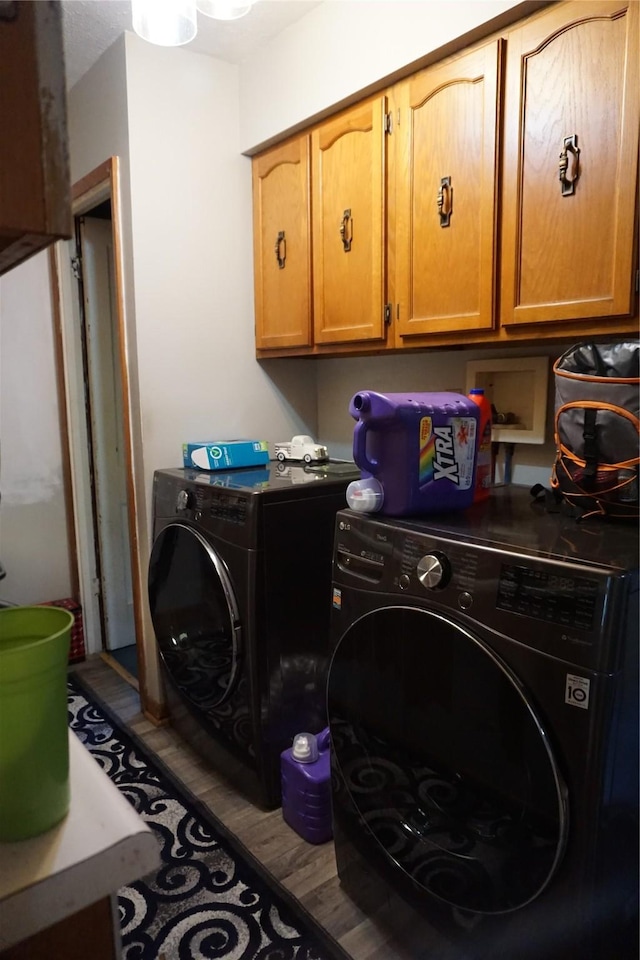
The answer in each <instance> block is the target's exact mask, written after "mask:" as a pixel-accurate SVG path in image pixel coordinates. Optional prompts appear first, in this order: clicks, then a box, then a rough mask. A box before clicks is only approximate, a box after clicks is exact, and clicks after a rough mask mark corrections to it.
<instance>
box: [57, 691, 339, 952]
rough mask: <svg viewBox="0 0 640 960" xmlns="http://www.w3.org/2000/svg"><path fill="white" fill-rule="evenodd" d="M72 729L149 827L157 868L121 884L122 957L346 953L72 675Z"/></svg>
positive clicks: (69, 711)
mask: <svg viewBox="0 0 640 960" xmlns="http://www.w3.org/2000/svg"><path fill="white" fill-rule="evenodd" d="M68 713H69V726H70V728H71V730H73V732H74V733H75V734H76V736H78V738H79V739H80V740H81V742H82V743H83V744H84V745H85V747H86V748H87V749H88V750H89V752H90V753H91V754H92V755H93V756H94V758H95V759H96V760H97V762H98V763H99V764H100V766H101V767H102V769H103V770H104V771H105V772H106V773H107V774H108V776H109V777H110V778H111V780H112V781H113V783H114V784H115V785H116V786H117V787H118V789H119V790H120V791H121V792H122V793H123V794H124V796H125V797H126V798H127V800H129V802H130V803H131V804H132V806H133V807H134V808H135V809H136V810H137V812H138V813H139V815H140V816H141V817H142V819H143V820H144V821H145V822H146V823H147V824H148V826H149V827H150V828H151V829H152V830H153V832H154V834H155V836H156V837H157V840H158V843H159V845H160V848H161V857H162V866H161V868H160V869H159V870H158V871H157V872H156V873H154V874H151V875H150V876H148V877H144V878H143V879H142V880H139V881H137V882H136V883H134V884H131V885H130V886H127V887H123V888H122V889H121V890H119V891H118V906H119V913H120V928H121V934H122V956H123V960H160V958H162V960H223V958H224V960H348V957H347V954H346V953H345V952H344V951H343V950H342V948H341V947H340V946H339V945H338V943H337V942H336V941H335V940H333V939H332V938H331V937H330V935H329V934H328V933H327V932H326V931H324V930H323V929H322V928H321V927H320V926H319V925H318V924H317V922H316V921H315V920H314V919H313V917H311V915H310V914H308V913H307V912H306V911H305V910H304V908H303V907H302V905H301V904H300V903H299V902H298V901H297V900H296V899H295V898H294V897H293V896H292V895H291V894H289V893H288V891H286V890H285V889H284V888H283V887H281V886H280V885H279V884H278V883H277V881H276V880H274V879H273V878H272V877H271V876H270V875H269V874H268V873H267V871H266V870H265V869H264V868H263V867H262V866H261V865H260V864H259V863H258V861H257V860H255V859H254V858H253V857H252V855H251V854H250V852H249V851H248V850H247V849H246V848H244V847H243V846H242V844H241V843H240V841H239V840H238V839H237V838H236V837H235V836H233V834H231V833H230V832H229V831H228V830H227V828H226V827H225V826H224V825H223V824H222V823H221V822H220V821H219V820H217V818H216V817H215V816H214V815H213V814H212V813H211V812H210V811H209V810H208V808H206V807H205V806H204V804H202V803H201V802H200V801H199V800H198V799H197V798H196V797H195V796H193V794H191V793H190V792H189V790H188V789H187V788H186V787H184V786H183V785H182V784H180V783H179V782H178V781H177V780H176V779H175V778H174V777H173V775H172V774H171V773H170V771H168V770H167V768H166V767H165V766H164V765H163V764H162V762H161V761H160V760H159V759H158V758H157V757H155V756H153V755H151V754H150V753H149V751H148V749H147V748H146V747H145V746H144V745H143V744H142V743H141V741H140V740H139V739H138V738H137V737H136V736H135V735H134V734H132V733H130V732H129V731H127V730H126V729H124V728H123V727H122V726H121V725H120V722H119V721H118V720H117V719H116V718H115V717H114V716H113V714H112V713H111V712H110V710H109V708H108V707H107V706H105V705H104V704H103V703H101V702H100V700H99V698H98V697H96V695H95V694H94V693H93V692H92V691H89V690H87V689H86V688H85V687H84V685H83V684H82V682H81V681H80V680H79V679H78V677H77V676H75V675H73V674H72V675H71V676H70V678H69V681H68Z"/></svg>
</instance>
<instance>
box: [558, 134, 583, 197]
mask: <svg viewBox="0 0 640 960" xmlns="http://www.w3.org/2000/svg"><path fill="white" fill-rule="evenodd" d="M570 153H571V154H573V170H572V172H571V178H569V177H567V171H568V169H569V154H570ZM558 169H559V172H560V192H561V193H562V196H563V197H570V196H572V194H574V193H575V192H576V183H577V182H578V179H579V177H580V148H579V147H578V134H577V133H574V134H572V135H571V136H570V137H565V138H564V141H563V144H562V150H561V151H560V163H559V164H558Z"/></svg>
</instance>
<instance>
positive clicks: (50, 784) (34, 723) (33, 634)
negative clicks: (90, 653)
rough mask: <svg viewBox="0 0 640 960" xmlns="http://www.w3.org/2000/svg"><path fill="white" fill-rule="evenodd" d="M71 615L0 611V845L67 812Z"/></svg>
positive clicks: (46, 609)
mask: <svg viewBox="0 0 640 960" xmlns="http://www.w3.org/2000/svg"><path fill="white" fill-rule="evenodd" d="M72 625H73V614H71V613H69V611H68V610H63V609H61V608H59V607H6V608H4V609H0V840H3V841H7V840H24V839H26V838H27V837H35V836H37V834H39V833H44V831H45V830H48V829H49V828H50V827H53V826H54V824H56V823H58V822H59V821H60V820H62V818H63V817H64V816H65V814H66V813H67V811H68V810H69V800H70V790H69V734H68V721H67V684H66V679H67V663H68V660H69V644H70V638H71V627H72Z"/></svg>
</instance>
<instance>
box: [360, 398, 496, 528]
mask: <svg viewBox="0 0 640 960" xmlns="http://www.w3.org/2000/svg"><path fill="white" fill-rule="evenodd" d="M349 413H350V414H351V416H352V417H353V418H354V419H355V420H356V421H357V423H356V425H355V428H354V432H353V459H354V460H355V462H356V464H357V466H358V467H360V472H361V475H362V478H361V479H360V480H356V481H354V482H353V483H351V484H349V486H348V488H347V503H348V504H349V506H350V507H351V509H352V510H358V511H360V512H364V513H375V512H378V511H379V512H380V513H383V514H387V515H388V516H394V517H399V516H404V515H413V516H419V515H421V514H429V513H441V512H443V511H445V510H457V509H463V508H465V507H468V506H470V505H471V503H472V502H473V495H474V478H475V464H476V436H477V431H478V421H479V417H480V411H479V409H478V406H477V405H476V404H475V403H474V402H473V400H470V399H469V397H465V396H463V395H462V394H460V393H388V394H382V393H374V392H373V391H372V390H363V391H360V393H356V394H355V396H354V397H352V399H351V402H350V404H349Z"/></svg>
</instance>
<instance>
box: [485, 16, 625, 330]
mask: <svg viewBox="0 0 640 960" xmlns="http://www.w3.org/2000/svg"><path fill="white" fill-rule="evenodd" d="M637 6H638V5H637V3H632V4H630V5H628V4H627V3H625V2H624V0H621V2H608V0H589V2H576V3H571V4H567V5H564V4H561V5H560V6H559V7H558V8H553V9H552V10H551V11H550V12H549V13H548V14H545V15H543V16H540V17H539V18H535V19H534V20H532V21H531V22H530V23H528V24H525V25H524V26H523V27H522V28H520V29H518V30H515V31H514V32H513V35H512V37H510V38H509V49H508V55H507V88H506V105H505V118H506V123H505V163H504V233H503V250H502V269H503V275H502V276H503V281H502V317H501V321H502V323H503V324H518V323H532V322H544V321H553V320H568V319H583V318H585V319H586V318H591V317H607V316H615V315H624V314H628V313H630V312H631V310H632V277H633V274H634V269H633V237H634V213H635V205H636V195H635V191H636V176H637V150H638V39H637V38H638V23H637V13H638V11H637ZM574 135H575V137H576V138H577V140H576V143H577V147H578V149H579V151H580V152H579V154H577V166H576V152H575V150H574V149H572V145H571V144H570V145H569V147H568V149H567V155H566V159H567V170H566V173H565V178H566V179H567V181H568V183H569V182H570V181H572V180H574V179H575V177H576V170H577V180H575V183H574V185H573V186H574V191H573V193H571V192H570V191H565V192H566V195H564V194H563V185H562V183H561V180H560V161H559V157H560V154H561V152H562V151H563V150H564V149H565V138H571V137H574Z"/></svg>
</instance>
